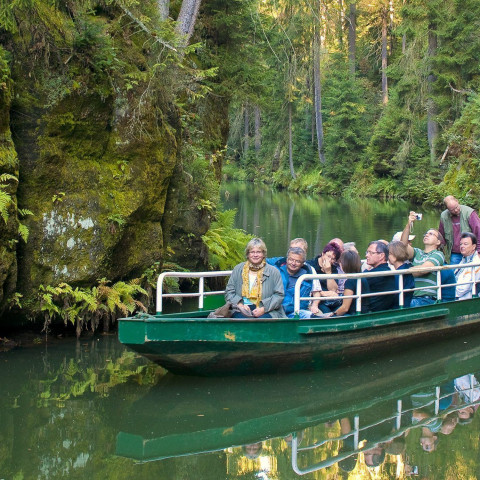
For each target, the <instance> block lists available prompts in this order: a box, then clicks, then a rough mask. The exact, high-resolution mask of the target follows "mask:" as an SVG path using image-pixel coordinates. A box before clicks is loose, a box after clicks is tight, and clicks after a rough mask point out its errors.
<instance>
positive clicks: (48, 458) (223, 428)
mask: <svg viewBox="0 0 480 480" xmlns="http://www.w3.org/2000/svg"><path fill="white" fill-rule="evenodd" d="M0 362H1V364H2V367H3V368H2V369H0V385H1V386H2V395H1V396H0V478H5V479H13V478H38V479H47V478H48V479H54V478H67V477H68V478H81V479H84V478H85V479H87V478H89V479H91V478H106V479H109V478H112V479H127V478H128V479H131V478H135V479H144V478H145V479H147V478H148V479H151V478H165V479H188V480H189V479H192V480H193V479H195V480H197V479H199V480H207V479H208V480H209V479H232V480H233V479H245V478H252V479H253V478H257V479H258V478H262V479H267V478H268V479H293V478H301V477H300V476H299V475H300V474H302V477H303V478H308V479H311V478H324V479H334V478H351V479H353V478H356V479H367V478H368V479H370V478H385V479H394V478H408V476H409V475H411V474H412V472H415V471H418V474H419V476H420V478H431V479H442V478H458V477H457V476H456V474H452V472H457V471H461V472H462V475H464V478H476V476H477V470H478V466H479V462H478V453H479V442H478V437H479V431H480V430H479V428H480V425H479V420H478V415H477V408H478V404H479V397H480V392H479V385H478V382H477V379H478V378H479V376H478V374H477V372H478V371H480V335H475V336H469V337H465V338H461V339H455V340H452V341H450V342H448V343H443V344H435V345H433V346H425V348H424V349H422V351H420V352H419V351H407V352H405V353H404V354H401V355H395V356H387V357H385V358H382V359H379V360H377V361H374V362H369V363H363V364H360V365H353V366H351V367H346V368H341V369H336V370H328V371H325V372H316V373H301V374H295V375H278V376H256V377H255V376H252V377H241V378H225V379H206V378H205V379H202V378H182V377H175V376H173V375H169V374H165V372H164V371H163V370H162V369H161V368H159V367H157V366H156V365H154V364H151V363H148V362H146V361H145V360H144V359H142V358H139V357H136V356H135V355H134V354H133V353H131V352H128V351H126V350H125V349H124V348H123V347H122V346H121V345H120V344H118V342H117V341H116V338H115V337H113V336H111V337H104V338H100V339H91V340H84V341H81V342H76V341H72V342H69V341H66V342H63V343H62V344H60V345H57V346H55V347H54V348H52V347H49V348H48V349H44V348H43V347H40V348H33V349H25V350H16V351H12V352H7V353H5V352H4V353H0ZM295 472H297V473H295Z"/></svg>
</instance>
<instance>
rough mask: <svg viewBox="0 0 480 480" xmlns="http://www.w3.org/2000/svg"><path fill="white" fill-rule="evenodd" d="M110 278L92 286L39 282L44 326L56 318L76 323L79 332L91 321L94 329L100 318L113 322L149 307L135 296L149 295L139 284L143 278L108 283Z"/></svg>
mask: <svg viewBox="0 0 480 480" xmlns="http://www.w3.org/2000/svg"><path fill="white" fill-rule="evenodd" d="M109 283H110V281H108V280H106V279H105V278H102V279H101V280H99V281H98V285H97V286H95V287H93V288H79V287H76V288H73V287H72V286H70V285H68V284H67V283H60V284H59V285H57V286H56V287H53V286H50V285H47V286H44V285H40V287H39V290H38V295H37V299H38V303H39V306H38V310H39V311H40V312H43V315H44V329H48V326H49V325H50V323H51V322H52V321H53V320H54V319H57V318H60V319H63V321H64V323H65V324H67V323H71V324H73V325H75V326H76V330H77V336H79V335H80V333H81V331H82V330H83V329H84V328H86V326H87V324H88V323H89V324H90V327H91V329H92V330H95V329H96V328H97V327H98V324H99V321H100V319H102V318H103V319H104V320H107V324H106V326H108V324H109V322H114V321H115V320H116V319H117V318H119V317H120V316H126V315H130V314H132V313H134V312H135V311H137V310H141V311H146V308H145V306H144V305H143V304H142V303H141V302H140V301H138V300H136V298H135V297H136V296H138V295H139V294H142V295H146V294H147V292H146V291H145V290H144V289H143V288H142V287H141V286H140V280H139V279H135V280H131V281H130V282H128V283H127V282H122V281H120V282H117V283H115V284H114V285H112V286H109Z"/></svg>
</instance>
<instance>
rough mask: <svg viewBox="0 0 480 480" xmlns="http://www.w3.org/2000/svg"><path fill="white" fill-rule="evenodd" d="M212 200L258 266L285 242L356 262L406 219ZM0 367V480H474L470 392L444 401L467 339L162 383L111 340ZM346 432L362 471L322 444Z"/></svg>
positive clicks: (389, 211) (376, 209)
mask: <svg viewBox="0 0 480 480" xmlns="http://www.w3.org/2000/svg"><path fill="white" fill-rule="evenodd" d="M226 190H228V192H229V194H227V195H226V196H225V193H222V196H223V198H224V200H225V202H224V203H225V207H226V208H234V207H235V208H238V212H239V214H238V217H237V222H238V224H237V226H240V227H242V228H244V229H245V230H247V231H249V232H252V233H255V234H257V235H259V236H261V237H262V238H264V239H265V241H266V243H267V246H268V247H269V254H270V255H282V254H283V253H284V251H285V249H286V246H287V244H288V240H289V239H290V238H292V237H297V236H303V237H305V238H307V240H308V242H309V244H310V249H311V250H310V254H311V256H313V255H314V254H315V253H317V252H318V251H319V250H320V249H321V248H322V246H323V245H324V244H325V243H326V242H327V241H328V240H330V239H331V238H332V237H336V236H339V237H341V238H342V239H344V240H345V241H348V240H350V241H355V242H357V246H358V249H359V251H360V252H363V251H365V249H366V246H367V244H368V242H369V241H370V240H372V239H376V238H387V239H390V238H391V236H392V235H393V234H394V233H395V232H396V231H398V230H401V228H402V226H403V224H404V222H405V221H406V218H407V214H408V211H409V210H410V209H411V208H413V207H412V206H411V205H409V204H408V203H405V202H399V201H395V202H379V201H374V200H360V201H358V200H356V201H352V202H349V201H345V200H342V199H331V198H321V199H319V198H313V197H312V198H307V197H300V196H292V195H288V194H285V193H272V192H271V191H269V190H267V189H262V188H257V187H255V188H253V187H252V186H251V185H242V184H240V185H238V184H229V185H228V186H226ZM227 197H228V198H227ZM413 209H415V208H413ZM423 213H424V220H423V222H422V223H421V224H418V227H416V231H415V233H420V234H421V233H423V232H424V231H425V230H426V229H427V227H431V226H436V225H437V223H438V213H437V212H427V211H423ZM423 226H425V228H420V227H423ZM415 244H416V245H418V246H421V238H420V239H419V241H418V242H415ZM0 366H1V368H0V386H1V387H0V388H1V393H2V395H0V480H1V479H5V480H7V479H8V480H14V479H15V480H17V479H18V480H20V479H63V478H68V479H89V480H90V479H115V480H118V479H149V480H150V479H153V478H154V479H161V480H163V479H165V480H170V479H182V480H207V479H208V480H210V479H212V480H221V479H232V480H233V479H271V480H273V479H282V480H283V479H299V478H305V479H332V480H333V479H339V478H345V479H346V478H350V479H357V480H358V479H362V480H363V479H365V480H367V479H372V478H376V479H380V478H381V479H396V478H399V479H404V478H411V475H409V474H410V473H411V472H412V471H413V472H418V478H422V479H432V480H437V479H439V480H441V479H448V480H450V479H457V478H461V479H476V478H480V458H479V454H480V445H479V434H480V420H479V415H477V414H476V404H475V403H474V404H473V407H472V408H471V409H470V407H469V405H471V404H472V402H471V399H472V398H474V399H476V398H477V396H478V395H479V394H480V392H478V389H473V390H472V391H471V392H470V398H469V396H468V395H467V393H462V394H460V393H458V392H457V393H455V389H454V382H455V379H456V378H457V379H458V378H460V377H462V375H465V374H474V375H476V378H480V375H479V374H478V372H480V335H471V336H468V337H462V338H456V339H451V340H449V341H448V342H445V343H442V344H438V343H437V344H433V345H426V346H425V347H424V348H422V349H417V350H414V351H409V350H407V351H405V352H403V353H402V354H396V355H391V356H386V357H383V358H378V359H376V360H375V361H374V362H366V363H364V364H361V365H352V366H350V367H346V368H342V369H336V370H329V371H325V372H317V373H305V374H295V375H286V376H263V377H245V378H242V377H240V378H229V379H202V378H182V377H175V376H172V375H169V374H166V372H165V371H164V370H162V369H161V368H159V367H157V366H156V365H154V364H151V363H149V362H147V361H146V360H144V359H143V358H141V357H137V356H136V355H135V354H133V353H132V352H129V351H127V350H126V349H125V348H124V347H123V346H122V345H120V344H119V343H118V341H117V338H116V336H115V335H108V336H101V337H99V338H88V339H82V340H81V341H76V340H74V339H71V340H68V339H65V340H62V341H61V342H60V343H56V344H54V345H53V344H51V345H49V346H48V347H45V346H44V345H39V346H35V347H31V348H23V349H16V350H13V351H9V352H0ZM457 383H458V381H457ZM437 387H438V388H437ZM437 390H438V391H439V392H440V395H442V396H445V399H444V400H442V401H441V402H440V403H438V405H437V408H436V404H435V392H436V391H437ZM467 407H468V409H467V410H464V409H465V408H467ZM399 409H400V410H401V411H403V414H399V413H398V411H399ZM469 412H470V413H469ZM466 415H470V418H469V419H468V420H464V419H461V418H460V417H462V416H466ZM412 419H414V420H415V422H417V423H415V422H413V421H412ZM356 422H358V425H359V427H360V429H361V430H360V431H359V433H358V442H359V443H358V446H359V447H361V448H362V446H363V449H367V450H368V448H370V446H371V445H373V444H377V443H379V442H380V444H379V445H380V447H379V448H380V450H379V451H378V452H377V454H376V455H377V456H376V457H375V459H376V460H377V463H378V465H377V466H376V467H369V466H368V465H367V463H366V458H365V455H364V454H363V453H360V454H354V455H351V449H352V447H353V445H354V440H353V437H347V438H343V439H341V440H329V439H332V438H335V437H338V436H341V435H342V433H346V432H348V431H350V432H351V431H352V429H354V426H355V423H356ZM418 422H420V423H418ZM421 444H423V445H424V446H423V447H422V446H421ZM429 446H430V447H429ZM427 448H431V449H432V450H433V451H432V452H429V453H427V452H425V450H424V449H427ZM302 449H303V450H302ZM338 455H340V456H341V457H345V459H344V462H342V463H338V461H337V460H338V458H337V459H335V457H336V456H338ZM368 458H369V457H368V456H367V462H368ZM292 460H293V461H292ZM320 462H326V464H325V465H321V464H320ZM327 465H329V466H327ZM296 471H297V472H300V473H305V475H303V476H300V475H299V474H298V473H295V472H296Z"/></svg>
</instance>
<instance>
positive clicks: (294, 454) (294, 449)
mask: <svg viewBox="0 0 480 480" xmlns="http://www.w3.org/2000/svg"><path fill="white" fill-rule="evenodd" d="M297 447H298V442H297V434H296V433H295V432H294V433H293V434H292V470H293V471H294V472H295V473H296V474H297V475H303V472H301V471H300V470H299V469H298V450H297Z"/></svg>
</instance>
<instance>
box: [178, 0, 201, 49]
mask: <svg viewBox="0 0 480 480" xmlns="http://www.w3.org/2000/svg"><path fill="white" fill-rule="evenodd" d="M201 2H202V0H183V1H182V6H181V8H180V13H179V14H178V18H177V27H176V29H175V30H176V32H177V33H178V34H179V35H181V36H182V40H181V42H180V46H181V47H186V46H187V45H188V42H189V41H190V37H191V36H192V34H193V29H194V28H195V22H196V21H197V16H198V11H199V9H200V3H201Z"/></svg>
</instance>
